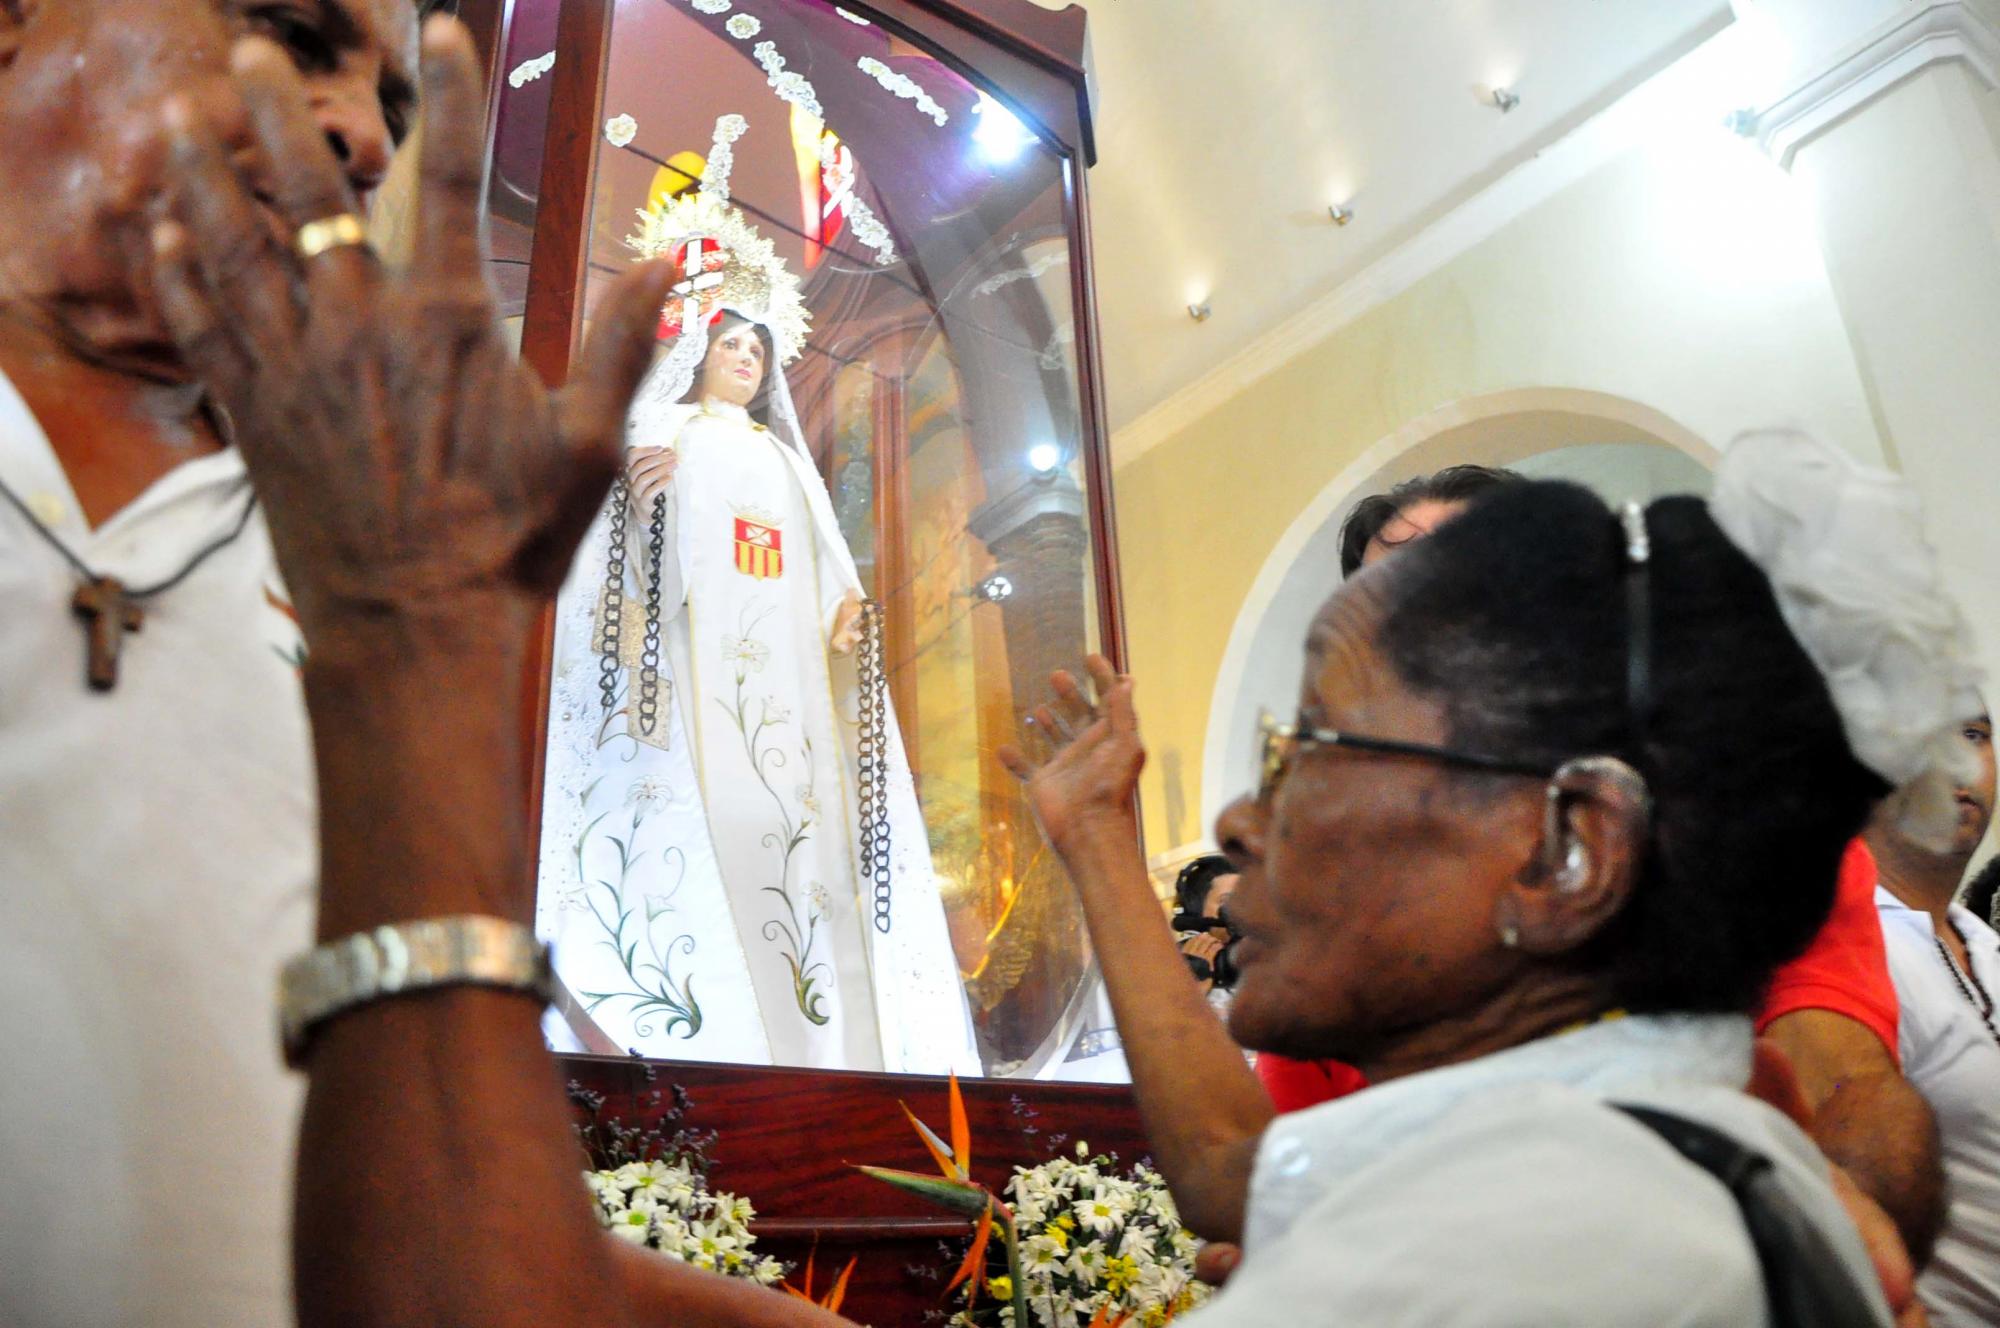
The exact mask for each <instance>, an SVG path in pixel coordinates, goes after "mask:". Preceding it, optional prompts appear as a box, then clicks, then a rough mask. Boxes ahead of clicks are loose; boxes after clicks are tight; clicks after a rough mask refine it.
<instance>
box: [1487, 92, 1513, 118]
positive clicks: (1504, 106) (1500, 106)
mask: <svg viewBox="0 0 2000 1328" xmlns="http://www.w3.org/2000/svg"><path fill="white" fill-rule="evenodd" d="M1486 100H1488V101H1490V102H1492V103H1493V109H1494V110H1496V111H1498V112H1500V114H1502V115H1505V114H1506V113H1507V112H1509V111H1511V110H1513V109H1514V108H1515V107H1516V106H1519V105H1520V104H1521V95H1520V94H1519V93H1517V92H1515V91H1514V90H1513V89H1512V88H1495V89H1493V91H1491V92H1489V93H1487V94H1486Z"/></svg>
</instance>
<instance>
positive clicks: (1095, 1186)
mask: <svg viewBox="0 0 2000 1328" xmlns="http://www.w3.org/2000/svg"><path fill="white" fill-rule="evenodd" d="M1007 1199H1008V1201H1009V1204H1010V1206H1011V1207H1012V1208H1013V1211H1014V1227H1015V1233H1016V1240H1017V1242H1018V1243H1019V1247H1020V1258H1019V1264H1020V1273H1019V1275H1020V1277H1021V1280H1022V1282H1023V1284H1024V1285H1023V1287H1022V1290H1023V1292H1024V1295H1023V1299H1024V1300H1025V1301H1026V1303H1027V1309H1028V1313H1029V1316H1030V1318H1031V1319H1032V1321H1033V1323H1034V1324H1035V1325H1036V1328H1070V1326H1071V1325H1077V1326H1078V1328H1083V1325H1089V1324H1102V1325H1107V1326H1108V1325H1120V1324H1130V1325H1134V1328H1160V1325H1162V1324H1165V1323H1167V1322H1169V1321H1170V1320H1172V1319H1173V1318H1175V1317H1176V1316H1177V1315H1180V1314H1182V1313H1185V1312H1186V1311H1188V1310H1190V1309H1192V1308H1194V1307H1195V1306H1196V1305H1199V1304H1201V1303H1202V1302H1203V1301H1204V1300H1206V1299H1208V1293H1209V1289H1208V1287H1207V1285H1206V1284H1204V1283H1201V1282H1197V1281H1196V1280H1195V1277H1194V1256H1195V1250H1196V1249H1197V1248H1198V1247H1199V1242H1198V1241H1196V1239H1195V1237H1194V1234H1193V1233H1192V1232H1190V1231H1189V1230H1188V1229H1187V1228H1186V1227H1184V1226H1182V1225H1181V1218H1180V1213H1179V1212H1178V1211H1177V1210H1176V1209H1175V1208H1174V1199H1173V1196H1172V1195H1171V1194H1168V1193H1167V1183H1166V1181H1164V1180H1162V1179H1161V1178H1160V1173H1159V1172H1157V1171H1155V1170H1153V1169H1152V1168H1151V1167H1149V1166H1147V1165H1146V1164H1145V1163H1143V1162H1142V1163H1139V1164H1138V1165H1137V1166H1134V1167H1130V1168H1127V1169H1124V1170H1121V1169H1119V1167H1118V1163H1117V1159H1116V1158H1112V1157H1107V1156H1104V1155H1102V1154H1099V1155H1097V1156H1092V1155H1091V1152H1090V1148H1089V1146H1088V1145H1087V1144H1082V1143H1079V1144H1078V1145H1077V1146H1076V1155H1075V1156H1074V1157H1067V1156H1057V1157H1054V1158H1051V1159H1050V1160H1048V1161H1047V1162H1044V1163H1042V1164H1041V1165H1040V1166H1035V1167H1016V1168H1014V1176H1013V1179H1011V1180H1009V1181H1008V1182H1007ZM987 1289H988V1291H989V1292H990V1293H991V1294H992V1295H993V1298H994V1299H993V1301H992V1302H990V1303H989V1305H988V1306H975V1307H973V1308H969V1309H966V1310H961V1311H960V1312H959V1313H958V1314H956V1315H954V1316H953V1317H952V1319H951V1324H952V1325H954V1328H981V1326H983V1325H986V1324H991V1323H999V1324H1002V1325H1004V1326H1005V1328H1024V1326H1021V1325H1016V1324H1015V1321H1014V1307H1013V1305H1012V1304H1011V1303H1009V1302H1011V1301H1012V1300H1013V1285H1012V1281H1011V1278H1010V1276H1009V1275H1007V1274H1002V1275H1000V1276H997V1277H993V1278H989V1279H988V1283H987Z"/></svg>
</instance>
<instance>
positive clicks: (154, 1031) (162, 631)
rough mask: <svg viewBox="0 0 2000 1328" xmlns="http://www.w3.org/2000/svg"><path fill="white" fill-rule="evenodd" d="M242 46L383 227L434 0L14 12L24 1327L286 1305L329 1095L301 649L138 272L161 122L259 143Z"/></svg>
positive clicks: (10, 1302) (0, 729)
mask: <svg viewBox="0 0 2000 1328" xmlns="http://www.w3.org/2000/svg"><path fill="white" fill-rule="evenodd" d="M246 33H259V34H262V35H263V36H265V37H267V38H269V39H270V40H271V41H272V42H274V43H275V44H276V45H275V47H274V48H273V49H274V50H275V51H277V52H278V53H279V56H278V58H281V59H282V60H284V61H286V62H287V63H288V64H289V66H290V67H291V68H292V69H294V70H296V71H297V77H298V79H299V80H300V81H301V83H302V84H303V86H304V89H305V93H306V96H307V97H308V99H309V104H310V107H311V109H310V111H309V112H308V114H307V117H306V119H305V121H304V123H303V124H302V126H301V131H302V132H304V133H307V134H309V135H310V136H311V137H312V138H314V139H315V140H316V147H317V150H318V151H319V152H320V153H321V154H322V155H323V156H326V157H327V158H328V159H329V160H333V161H337V162H338V178H339V179H340V180H341V182H342V184H343V185H344V187H345V188H347V189H349V190H351V191H352V193H353V196H354V199H353V207H354V208H355V209H356V210H359V209H361V208H362V207H364V206H365V205H366V201H367V199H368V197H369V195H370V194H371V193H372V192H373V191H374V190H375V189H376V187H377V186H378V185H380V184H381V183H382V182H383V179H384V177H385V175H386V173H387V172H388V170H389V166H390V162H391V159H392V158H393V156H394V155H395V153H396V148H397V144H398V142H399V140H400V139H401V138H402V137H403V135H404V134H405V132H406V130H407V127H408V126H409V124H410V123H411V121H412V119H413V117H414V116H415V114H416V87H415V80H416V39H417V24H416V6H414V5H413V4H412V3H411V0H316V2H315V3H312V4H296V3H292V4H252V3H245V2H244V0H0V735H4V741H0V809H4V811H0V822H4V827H5V828H4V829H0V1067H5V1068H4V1069H0V1323H4V1324H6V1325H8V1326H9V1328H54V1325H65V1326H67V1325H80V1324H147V1325H151V1326H152V1328H269V1326H270V1325H273V1324H279V1323H283V1322H285V1320H286V1317H287V1315H288V1314H289V1312H290V1294H289V1278H288V1277H287V1273H286V1243H287V1226H288V1221H287V1214H288V1205H289V1191H290V1175H289V1173H290V1163H291V1153H292V1139H293V1134H294V1129H295V1125H296V1122H297V1119H298V1109H299V1101H300V1098H301V1096H302V1094H301V1089H300V1085H299V1083H298V1081H297V1080H296V1079H294V1078H293V1077H292V1076H290V1075H288V1074H287V1073H286V1072H285V1070H284V1068H283V1066H281V1065H280V1064H279V1063H278V1061H277V1059H276V1058H275V1057H273V1056H272V1055H271V1054H270V1053H269V1041H270V1012H269V1002H270V992H271V976H272V973H273V971H274V969H275V966H276V965H277V963H278V962H279V961H280V960H281V959H282V958H283V957H284V956H285V955H286V954H288V953H290V952H292V951H294V950H296V949H298V948H299V947H300V946H301V945H304V944H305V943H306V941H307V940H308V939H309V938H310V937H311V935H312V908H313V884H314V854H313V844H314V834H315V809H314V795H313V771H312V753H311V748H310V744H309V735H308V732H307V727H306V712H305V705H304V701H303V699H302V698H301V696H300V692H299V672H298V669H299V654H300V639H299V629H298V625H297V623H296V621H295V620H294V618H293V616H292V612H291V609H292V606H291V597H290V595H289V594H288V592H287V590H286V588H285V586H284V584H283V582H282V581H281V580H280V578H279V575H278V569H277V565H276V563H275V561H274V560H273V558H272V554H271V543H270V537H269V535H268V533H267V531H266V526H265V514H264V512H263V511H262V510H260V509H259V507H258V506H257V504H256V499H255V496H254V494H253V492H252V489H251V485H250V482H249V480H248V478H247V477H246V475H245V472H244V466H243V458H242V455H241V454H240V453H239V451H238V450H237V449H236V448H235V447H234V446H232V441H233V438H232V433H231V430H230V428H229V422H228V420H227V417H226V412H224V411H222V410H220V409H218V408H217V405H216V402H215V399H214V397H213V396H212V395H210V394H208V393H206V392H205V391H204V390H203V388H202V386H201V384H199V383H198V382H196V381H195V377H194V374H193V372H192V370H191V369H190V367H189V365H188V363H187V359H186V357H185V356H184V355H183V354H182V353H181V352H180V350H179V348H178V347H177V346H176V345H175V344H174V343H173V341H172V340H171V338H170V337H169V336H168V334H167V331H166V329H165V327H164V326H163V325H162V322H161V318H160V314H159V310H158V308H157V306H156V304H155V302H154V300H153V298H152V291H151V290H150V288H149V286H148V283H147V281H146V278H145V272H146V269H147V268H148V267H149V266H150V264H149V261H148V254H149V251H148V246H147V243H146V232H147V227H148V226H149V225H150V222H151V217H152V209H153V208H154V207H155V206H156V205H157V204H158V203H159V202H160V201H161V192H162V185H163V181H162V179H161V175H160V171H161V168H162V167H163V165H164V160H163V157H162V154H161V153H160V152H158V151H157V148H158V146H159V145H158V127H159V123H160V114H161V107H162V105H163V103H165V102H166V100H167V99H168V98H169V97H171V96H174V95H176V94H179V95H184V96H187V97H190V98H194V99H196V100H199V101H201V102H202V103H203V104H204V105H209V106H212V107H214V108H215V109H216V112H217V114H218V115H219V116H220V117H222V119H223V120H224V121H226V130H225V132H226V134H227V136H228V141H229V142H230V144H231V147H232V148H240V147H244V146H246V144H247V132H248V131H247V126H246V125H245V124H244V123H243V120H242V117H241V114H240V108H236V107H233V106H232V105H231V104H230V103H231V98H230V96H229V93H228V74H229V67H228V55H229V49H230V42H231V40H232V39H233V38H235V37H238V36H241V35H243V34H246ZM351 220H352V219H350V221H351ZM355 226H356V229H358V223H355ZM246 252H250V251H246ZM298 372H301V373H304V372H306V370H305V369H304V368H300V369H299V370H298ZM329 386H330V387H331V388H332V389H333V390H340V385H339V384H337V383H336V384H329Z"/></svg>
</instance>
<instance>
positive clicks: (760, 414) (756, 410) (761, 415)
mask: <svg viewBox="0 0 2000 1328" xmlns="http://www.w3.org/2000/svg"><path fill="white" fill-rule="evenodd" d="M739 327H749V328H755V329H756V332H757V340H759V341H761V342H763V343H764V379H763V381H762V382H760V383H758V384H757V395H756V396H754V397H752V398H750V418H751V419H753V420H755V421H757V423H759V424H765V425H768V424H769V423H770V422H771V421H770V419H769V418H767V417H768V415H769V413H770V409H771V380H772V378H773V376H775V375H776V374H777V372H778V347H777V344H776V343H775V342H774V341H772V339H771V329H769V328H768V327H765V326H764V325H763V324H762V323H754V322H752V321H750V320H749V319H748V318H745V317H744V316H743V315H742V314H739V313H737V312H736V311H735V310H733V309H725V310H723V312H722V317H721V318H720V319H719V320H717V322H716V324H715V326H714V327H711V328H710V329H708V344H709V346H710V348H713V347H714V345H715V343H716V342H718V341H720V340H722V338H724V337H726V336H728V335H729V334H730V333H731V332H734V331H735V330H736V329H737V328H739ZM707 362H708V356H707V355H706V354H704V355H703V356H702V364H698V365H696V366H695V370H694V382H693V384H691V385H690V386H689V387H688V390H687V394H686V395H685V396H683V397H682V398H681V400H682V401H699V400H701V373H702V368H703V366H704V365H706V364H707Z"/></svg>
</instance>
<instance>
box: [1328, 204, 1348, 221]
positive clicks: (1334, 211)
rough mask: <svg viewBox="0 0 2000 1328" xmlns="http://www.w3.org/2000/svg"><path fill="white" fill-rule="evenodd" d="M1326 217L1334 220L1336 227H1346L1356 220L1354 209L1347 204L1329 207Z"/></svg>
mask: <svg viewBox="0 0 2000 1328" xmlns="http://www.w3.org/2000/svg"><path fill="white" fill-rule="evenodd" d="M1326 215H1327V216H1329V217H1331V218H1332V219H1333V224H1334V225H1336V226H1345V225H1346V224H1347V223H1348V222H1350V221H1353V220H1354V209H1353V208H1351V207H1348V206H1347V205H1346V204H1345V203H1332V204H1329V205H1328V206H1327V209H1326Z"/></svg>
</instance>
